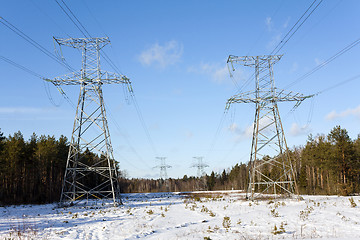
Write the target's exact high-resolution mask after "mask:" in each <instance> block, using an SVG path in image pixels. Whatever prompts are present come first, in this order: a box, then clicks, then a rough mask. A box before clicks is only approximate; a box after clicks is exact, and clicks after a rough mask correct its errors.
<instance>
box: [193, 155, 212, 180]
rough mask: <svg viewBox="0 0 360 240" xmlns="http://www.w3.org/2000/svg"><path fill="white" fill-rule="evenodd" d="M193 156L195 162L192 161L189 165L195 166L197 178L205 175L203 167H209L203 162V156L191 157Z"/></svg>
mask: <svg viewBox="0 0 360 240" xmlns="http://www.w3.org/2000/svg"><path fill="white" fill-rule="evenodd" d="M193 158H195V159H196V160H197V163H194V164H193V165H191V167H196V168H197V176H198V178H201V177H202V176H204V175H205V171H204V169H205V168H206V167H209V165H207V164H206V163H204V162H203V159H204V157H193Z"/></svg>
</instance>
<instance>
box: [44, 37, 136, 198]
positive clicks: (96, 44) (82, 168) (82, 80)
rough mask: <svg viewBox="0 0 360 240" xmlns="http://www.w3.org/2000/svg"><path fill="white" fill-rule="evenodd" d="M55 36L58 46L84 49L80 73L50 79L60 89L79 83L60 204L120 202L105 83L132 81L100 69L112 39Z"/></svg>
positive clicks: (127, 82)
mask: <svg viewBox="0 0 360 240" xmlns="http://www.w3.org/2000/svg"><path fill="white" fill-rule="evenodd" d="M54 39H55V41H56V42H57V43H58V44H59V45H65V46H69V47H72V48H76V49H80V50H81V51H82V66H81V70H80V71H79V72H73V73H70V74H67V75H65V76H61V77H56V78H55V79H53V80H50V79H47V81H49V82H51V83H53V84H54V85H55V86H56V87H57V88H58V89H60V90H61V86H62V85H79V86H80V94H79V100H78V103H77V109H76V114H75V121H74V126H73V131H72V135H71V141H70V147H69V153H68V158H67V162H66V170H65V174H64V180H63V185H62V192H61V198H60V205H67V203H70V204H75V203H77V202H78V201H80V200H82V199H89V198H94V199H110V200H112V202H113V204H114V205H118V204H119V203H120V204H121V199H120V188H119V182H118V177H119V175H118V169H117V168H118V166H117V162H116V161H115V159H114V156H113V148H112V145H111V141H110V132H109V128H108V123H107V118H106V111H105V104H104V99H103V92H102V85H103V84H127V85H128V87H129V89H130V81H129V79H128V78H127V77H126V76H123V75H119V74H116V73H109V72H107V71H103V70H101V69H100V49H101V48H103V47H104V46H105V45H107V44H108V43H109V42H110V40H109V39H108V38H107V37H106V38H67V39H60V38H59V39H56V38H54ZM60 92H61V93H63V92H62V90H61V91H60Z"/></svg>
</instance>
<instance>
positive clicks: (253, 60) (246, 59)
mask: <svg viewBox="0 0 360 240" xmlns="http://www.w3.org/2000/svg"><path fill="white" fill-rule="evenodd" d="M282 56H283V55H263V56H241V57H238V56H235V55H229V57H228V60H227V63H228V64H229V63H230V64H231V65H232V64H233V63H238V64H241V65H244V66H250V67H255V66H258V67H260V68H262V67H263V68H267V65H266V64H268V62H269V60H270V61H271V63H272V64H274V63H276V62H277V61H279V60H280V59H281V57H282ZM232 67H233V66H232ZM233 70H234V67H233Z"/></svg>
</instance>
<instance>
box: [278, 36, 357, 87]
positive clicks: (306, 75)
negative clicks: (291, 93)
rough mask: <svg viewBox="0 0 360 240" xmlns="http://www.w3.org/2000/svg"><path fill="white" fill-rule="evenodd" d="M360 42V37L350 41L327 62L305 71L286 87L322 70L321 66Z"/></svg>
mask: <svg viewBox="0 0 360 240" xmlns="http://www.w3.org/2000/svg"><path fill="white" fill-rule="evenodd" d="M359 43H360V38H358V39H357V40H355V41H354V42H352V43H350V44H349V45H347V46H346V47H344V48H343V49H341V50H340V51H339V52H337V53H335V54H334V55H332V56H331V57H329V58H328V59H327V60H326V61H325V62H323V63H321V64H320V65H318V66H316V67H314V68H313V69H311V70H310V71H309V72H307V73H305V74H304V75H303V76H301V77H299V78H298V79H296V80H295V81H293V82H292V83H290V84H288V85H287V86H286V87H285V89H288V88H290V87H292V86H293V85H295V84H297V83H299V82H300V81H302V80H304V79H305V78H307V77H309V76H310V75H312V74H313V73H315V72H317V71H318V70H320V69H321V68H323V67H325V66H326V65H327V64H329V63H331V62H332V61H334V60H335V59H336V58H338V57H340V56H341V55H343V54H344V53H346V52H347V51H349V50H350V49H352V48H353V47H355V46H356V45H358V44H359Z"/></svg>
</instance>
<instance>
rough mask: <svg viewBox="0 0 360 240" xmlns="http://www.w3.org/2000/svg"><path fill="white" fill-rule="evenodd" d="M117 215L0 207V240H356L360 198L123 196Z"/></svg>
mask: <svg viewBox="0 0 360 240" xmlns="http://www.w3.org/2000/svg"><path fill="white" fill-rule="evenodd" d="M122 196H123V201H124V205H123V206H121V207H112V206H107V205H105V206H102V205H101V204H97V205H92V206H87V207H85V206H75V207H70V208H57V207H56V205H53V204H47V205H22V206H7V207H0V239H168V240H170V239H229V240H230V239H312V238H323V239H360V197H358V196H355V197H338V196H302V197H303V198H304V200H301V201H299V200H289V199H286V200H281V199H279V200H261V201H254V202H250V201H245V200H244V195H243V194H242V193H238V192H232V191H224V192H205V193H201V194H193V195H191V196H189V195H183V194H179V193H151V194H124V195H122ZM275 226H276V229H275Z"/></svg>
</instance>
